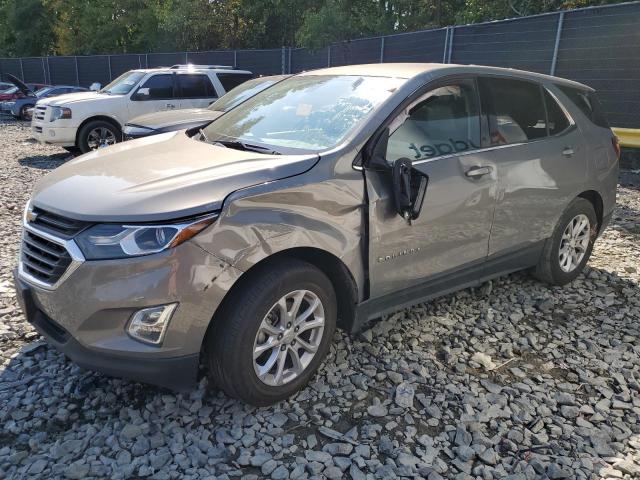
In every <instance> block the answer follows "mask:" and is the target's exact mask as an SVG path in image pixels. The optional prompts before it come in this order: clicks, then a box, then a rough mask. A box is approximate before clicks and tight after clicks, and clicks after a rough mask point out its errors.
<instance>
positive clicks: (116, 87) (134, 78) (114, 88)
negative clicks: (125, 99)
mask: <svg viewBox="0 0 640 480" xmlns="http://www.w3.org/2000/svg"><path fill="white" fill-rule="evenodd" d="M145 75H146V73H145V72H127V73H123V74H122V75H120V76H119V77H118V78H116V79H115V80H114V81H113V82H111V83H110V84H109V85H107V86H106V87H104V88H103V89H102V90H100V93H106V94H109V95H126V94H127V93H129V92H130V91H131V89H132V88H133V87H135V86H136V85H137V84H138V82H139V81H140V80H141V79H142V77H144V76H145Z"/></svg>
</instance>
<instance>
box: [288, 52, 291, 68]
mask: <svg viewBox="0 0 640 480" xmlns="http://www.w3.org/2000/svg"><path fill="white" fill-rule="evenodd" d="M288 73H289V75H291V47H289V71H288Z"/></svg>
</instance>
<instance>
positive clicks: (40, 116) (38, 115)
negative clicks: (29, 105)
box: [33, 105, 47, 120]
mask: <svg viewBox="0 0 640 480" xmlns="http://www.w3.org/2000/svg"><path fill="white" fill-rule="evenodd" d="M46 113H47V107H39V106H37V105H36V108H35V110H34V111H33V118H35V119H36V120H44V117H45V115H46Z"/></svg>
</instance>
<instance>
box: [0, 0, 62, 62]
mask: <svg viewBox="0 0 640 480" xmlns="http://www.w3.org/2000/svg"><path fill="white" fill-rule="evenodd" d="M53 24H54V21H53V19H52V18H51V12H50V11H49V9H48V8H47V6H46V5H45V4H43V2H42V1H41V0H3V1H1V2H0V52H1V53H2V54H3V55H7V56H20V57H28V56H39V55H46V54H49V53H52V50H53V49H52V45H51V38H52V36H53Z"/></svg>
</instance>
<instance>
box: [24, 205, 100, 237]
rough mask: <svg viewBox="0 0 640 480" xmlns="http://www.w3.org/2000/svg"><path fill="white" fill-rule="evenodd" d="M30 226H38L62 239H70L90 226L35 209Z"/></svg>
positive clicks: (86, 223)
mask: <svg viewBox="0 0 640 480" xmlns="http://www.w3.org/2000/svg"><path fill="white" fill-rule="evenodd" d="M29 225H33V226H36V227H37V228H38V229H40V230H44V231H46V232H49V233H53V234H54V235H56V236H59V237H61V238H64V239H69V238H72V237H74V236H75V235H76V234H78V233H80V232H81V231H82V230H84V229H85V228H87V227H88V226H89V225H90V224H89V223H88V222H83V221H81V220H74V219H72V218H67V217H63V216H60V215H57V214H55V213H51V212H47V211H46V210H42V209H41V208H38V207H35V208H33V210H32V220H31V221H30V222H29Z"/></svg>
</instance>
